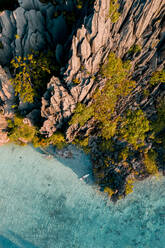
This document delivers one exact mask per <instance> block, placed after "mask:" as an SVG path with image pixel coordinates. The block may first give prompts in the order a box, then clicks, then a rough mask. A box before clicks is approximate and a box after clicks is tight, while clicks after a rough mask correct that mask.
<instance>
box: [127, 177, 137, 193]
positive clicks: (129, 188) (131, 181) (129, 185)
mask: <svg viewBox="0 0 165 248" xmlns="http://www.w3.org/2000/svg"><path fill="white" fill-rule="evenodd" d="M134 183H135V179H134V178H127V181H126V185H125V195H128V194H130V193H132V192H133V184H134Z"/></svg>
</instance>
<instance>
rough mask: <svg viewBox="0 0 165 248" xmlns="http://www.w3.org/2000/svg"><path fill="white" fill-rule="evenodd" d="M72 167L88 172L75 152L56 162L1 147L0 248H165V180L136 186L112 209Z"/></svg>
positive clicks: (23, 149)
mask: <svg viewBox="0 0 165 248" xmlns="http://www.w3.org/2000/svg"><path fill="white" fill-rule="evenodd" d="M70 167H73V169H74V170H72V169H71V168H70ZM76 167H77V168H80V167H82V168H84V172H85V173H86V172H88V171H89V170H90V162H89V159H88V157H86V156H85V155H83V153H81V152H78V151H76V152H75V154H74V158H73V159H72V160H68V159H60V160H59V159H58V160H56V159H55V158H47V157H45V156H44V155H43V154H40V153H39V152H37V151H35V150H34V149H33V148H32V147H17V146H3V147H0V248H6V247H7V248H8V247H12V248H20V247H21V248H40V247H41V248H104V247H105V248H134V247H137V248H164V247H165V178H163V177H162V178H160V179H159V180H156V179H152V180H151V179H150V180H146V181H145V182H140V183H137V184H136V186H135V190H134V193H133V194H130V195H129V196H128V197H127V198H126V199H124V200H121V201H118V202H117V203H116V204H113V203H110V202H109V201H107V200H106V198H105V196H103V194H101V193H99V192H98V190H97V188H96V187H95V186H92V185H89V184H85V182H83V181H80V180H79V176H80V175H77V174H78V173H80V174H82V173H83V172H82V171H81V169H80V171H79V169H77V172H76V169H75V168H76ZM75 172H76V173H77V174H76V173H75Z"/></svg>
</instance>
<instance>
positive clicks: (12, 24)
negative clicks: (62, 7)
mask: <svg viewBox="0 0 165 248" xmlns="http://www.w3.org/2000/svg"><path fill="white" fill-rule="evenodd" d="M19 5H20V7H19V8H17V9H16V10H15V11H13V12H11V11H8V10H7V11H4V12H2V13H1V14H0V27H1V28H0V32H1V35H0V43H1V48H0V64H1V65H5V64H7V63H9V62H10V60H11V58H13V57H15V56H19V55H21V56H25V55H27V54H28V53H30V52H31V50H37V51H38V50H39V51H40V50H42V49H45V48H53V49H55V47H56V45H57V44H58V43H63V42H64V40H65V39H66V23H65V20H64V18H63V17H62V16H58V17H57V18H54V12H55V7H54V6H53V5H52V4H51V3H49V4H43V3H41V2H40V1H38V0H33V1H32V0H31V1H30V0H19ZM61 31H62V32H61Z"/></svg>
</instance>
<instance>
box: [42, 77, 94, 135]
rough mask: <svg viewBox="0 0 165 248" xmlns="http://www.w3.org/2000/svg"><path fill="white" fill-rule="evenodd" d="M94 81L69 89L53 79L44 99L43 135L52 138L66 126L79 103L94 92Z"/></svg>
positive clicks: (87, 81)
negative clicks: (58, 130) (54, 133)
mask: <svg viewBox="0 0 165 248" xmlns="http://www.w3.org/2000/svg"><path fill="white" fill-rule="evenodd" d="M94 89H95V88H94V80H86V81H85V83H84V81H82V83H80V84H78V85H77V86H75V87H72V88H71V89H69V88H68V87H67V85H66V84H62V82H61V81H60V80H59V79H58V78H56V77H52V79H51V81H50V82H49V84H48V87H47V91H46V93H45V94H44V97H43V98H42V108H41V116H42V117H43V118H45V119H46V120H45V121H44V124H43V126H42V128H41V130H40V131H41V133H44V134H47V135H48V136H51V135H52V134H53V132H55V131H56V130H57V129H60V128H62V127H63V126H64V124H66V122H67V120H68V119H69V117H70V116H71V115H72V113H73V111H74V109H75V107H76V104H77V102H81V101H85V100H87V99H89V98H90V96H91V94H92V92H93V91H94Z"/></svg>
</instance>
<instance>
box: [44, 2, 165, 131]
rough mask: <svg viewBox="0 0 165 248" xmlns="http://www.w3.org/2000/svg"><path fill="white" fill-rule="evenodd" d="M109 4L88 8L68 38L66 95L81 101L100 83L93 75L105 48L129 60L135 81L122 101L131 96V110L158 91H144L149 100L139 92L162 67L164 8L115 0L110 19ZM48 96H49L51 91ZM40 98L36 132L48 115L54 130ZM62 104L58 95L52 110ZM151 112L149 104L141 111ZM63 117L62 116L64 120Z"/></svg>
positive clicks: (106, 52) (157, 4)
mask: <svg viewBox="0 0 165 248" xmlns="http://www.w3.org/2000/svg"><path fill="white" fill-rule="evenodd" d="M109 3H110V1H109V0H103V1H99V0H96V1H95V4H94V12H93V13H92V14H90V15H89V16H86V17H85V18H84V22H83V25H82V26H81V27H80V28H79V29H78V30H77V31H76V33H75V35H74V36H73V38H72V44H71V56H70V59H69V61H68V65H67V67H66V71H65V73H64V82H65V85H66V87H65V88H66V89H69V91H68V94H70V96H69V97H73V98H74V99H75V103H77V102H83V103H84V102H87V101H88V100H89V99H90V97H91V95H92V92H94V90H95V89H96V87H100V85H103V84H104V80H103V78H102V77H101V76H99V77H98V73H99V70H100V66H101V65H102V64H103V63H105V61H106V59H107V57H108V55H109V53H110V52H115V54H116V55H117V56H118V57H120V58H122V59H125V60H127V59H128V60H131V64H132V69H131V70H132V76H133V79H135V81H136V82H137V88H136V91H135V93H134V94H132V96H130V99H128V101H127V104H128V105H129V104H132V103H131V99H134V100H133V102H134V105H135V106H134V108H136V107H137V106H138V105H143V106H144V104H145V106H147V105H148V103H149V102H150V103H151V101H152V102H153V99H154V97H155V96H156V95H155V93H156V94H159V90H157V91H153V94H151V95H150V97H151V98H150V101H148V99H147V98H146V99H142V98H141V92H142V90H143V88H144V85H145V84H146V83H147V82H148V80H149V78H150V76H151V74H152V72H154V71H156V70H161V69H163V66H164V57H165V45H164V44H165V43H164V40H165V37H164V26H165V25H164V19H163V16H164V11H165V9H164V8H165V7H164V5H163V1H162V0H157V1H154V0H146V1H139V0H136V1H133V2H132V1H131V0H127V1H124V0H120V1H119V4H120V8H119V12H120V17H119V19H118V21H117V22H116V23H112V21H111V19H110V18H109V7H110V6H109ZM135 45H138V46H139V48H140V49H139V50H140V51H139V52H138V53H135V54H132V55H130V54H129V50H130V48H131V47H133V46H135ZM96 75H97V80H93V76H96ZM75 79H78V80H79V82H80V83H79V84H78V85H76V84H75V83H74V80H75ZM59 83H60V82H59ZM59 83H58V84H59ZM62 85H63V83H62V82H61V86H62ZM49 90H50V89H49ZM51 94H52V95H53V94H54V93H53V91H52V92H51ZM52 95H51V98H52ZM46 101H48V99H45V101H44V100H43V107H42V109H44V110H43V111H42V115H43V117H44V118H46V121H45V122H44V125H43V129H42V130H46V129H47V128H46V125H47V124H48V120H50V119H53V121H52V122H51V123H52V124H51V125H49V130H51V129H56V128H58V121H57V122H56V118H54V113H53V111H51V109H50V108H49V110H50V111H45V110H46V108H47V109H48V107H45V106H46V105H45V102H46ZM65 101H66V99H65ZM63 103H64V99H62V98H61V99H60V101H59V102H58V108H60V106H62V105H63ZM52 106H53V104H52ZM74 106H76V104H75V105H74ZM56 107H57V103H56ZM73 110H74V108H72V110H71V111H70V113H69V115H70V116H71V114H72V113H73ZM151 110H152V108H151V105H150V107H149V108H148V110H147V111H148V113H149V112H151V113H150V115H151V114H152V112H153V111H151ZM69 115H67V117H68V118H69ZM64 119H65V118H61V125H62V124H64V123H65V122H63V121H62V120H64ZM62 122H63V123H62ZM49 124H50V122H49ZM47 131H48V129H47ZM48 133H49V134H51V132H49V131H48Z"/></svg>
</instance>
